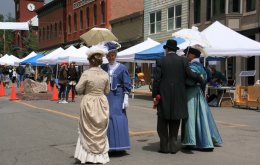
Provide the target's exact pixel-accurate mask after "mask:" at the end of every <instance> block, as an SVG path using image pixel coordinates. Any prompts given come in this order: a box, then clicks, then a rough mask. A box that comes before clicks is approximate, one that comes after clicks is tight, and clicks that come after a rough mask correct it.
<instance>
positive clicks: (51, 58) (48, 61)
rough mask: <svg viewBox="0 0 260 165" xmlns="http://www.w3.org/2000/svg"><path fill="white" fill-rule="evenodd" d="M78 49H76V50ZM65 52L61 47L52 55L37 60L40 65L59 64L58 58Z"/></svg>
mask: <svg viewBox="0 0 260 165" xmlns="http://www.w3.org/2000/svg"><path fill="white" fill-rule="evenodd" d="M75 49H76V48H75ZM64 51H65V50H64V49H63V48H61V47H59V48H57V49H56V50H54V51H52V52H51V53H49V54H47V55H46V56H44V57H42V58H39V59H38V60H37V62H38V63H43V64H52V65H53V64H57V63H58V62H57V60H58V56H60V54H61V53H63V52H64Z"/></svg>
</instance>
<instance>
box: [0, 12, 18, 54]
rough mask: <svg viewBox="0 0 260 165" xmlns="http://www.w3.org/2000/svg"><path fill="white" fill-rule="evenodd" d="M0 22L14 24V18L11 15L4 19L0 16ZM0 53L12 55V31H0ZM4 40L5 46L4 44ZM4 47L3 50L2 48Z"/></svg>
mask: <svg viewBox="0 0 260 165" xmlns="http://www.w3.org/2000/svg"><path fill="white" fill-rule="evenodd" d="M0 22H15V18H13V17H12V16H11V14H8V15H7V18H5V17H4V16H3V15H2V14H0ZM0 36H1V37H0V41H1V42H0V53H1V54H13V53H14V52H13V44H14V31H13V30H0ZM4 39H5V44H4ZM4 47H5V48H4Z"/></svg>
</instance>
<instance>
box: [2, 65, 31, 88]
mask: <svg viewBox="0 0 260 165" xmlns="http://www.w3.org/2000/svg"><path fill="white" fill-rule="evenodd" d="M34 75H35V70H34V69H33V68H32V66H31V65H30V64H29V63H27V64H26V65H25V67H24V66H22V65H21V63H19V66H17V67H15V66H8V65H4V66H0V81H1V82H3V84H4V86H5V87H7V88H9V87H11V83H16V85H17V87H18V88H19V87H20V84H21V82H22V81H23V80H24V79H26V78H34Z"/></svg>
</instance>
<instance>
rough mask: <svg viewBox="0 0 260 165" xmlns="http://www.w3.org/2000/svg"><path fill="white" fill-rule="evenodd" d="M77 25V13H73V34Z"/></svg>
mask: <svg viewBox="0 0 260 165" xmlns="http://www.w3.org/2000/svg"><path fill="white" fill-rule="evenodd" d="M77 24H78V21H77V13H74V32H76V31H77V28H78V27H77Z"/></svg>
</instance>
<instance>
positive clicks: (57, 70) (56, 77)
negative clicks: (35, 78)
mask: <svg viewBox="0 0 260 165" xmlns="http://www.w3.org/2000/svg"><path fill="white" fill-rule="evenodd" d="M58 69H59V64H57V67H56V79H57V78H58Z"/></svg>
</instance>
